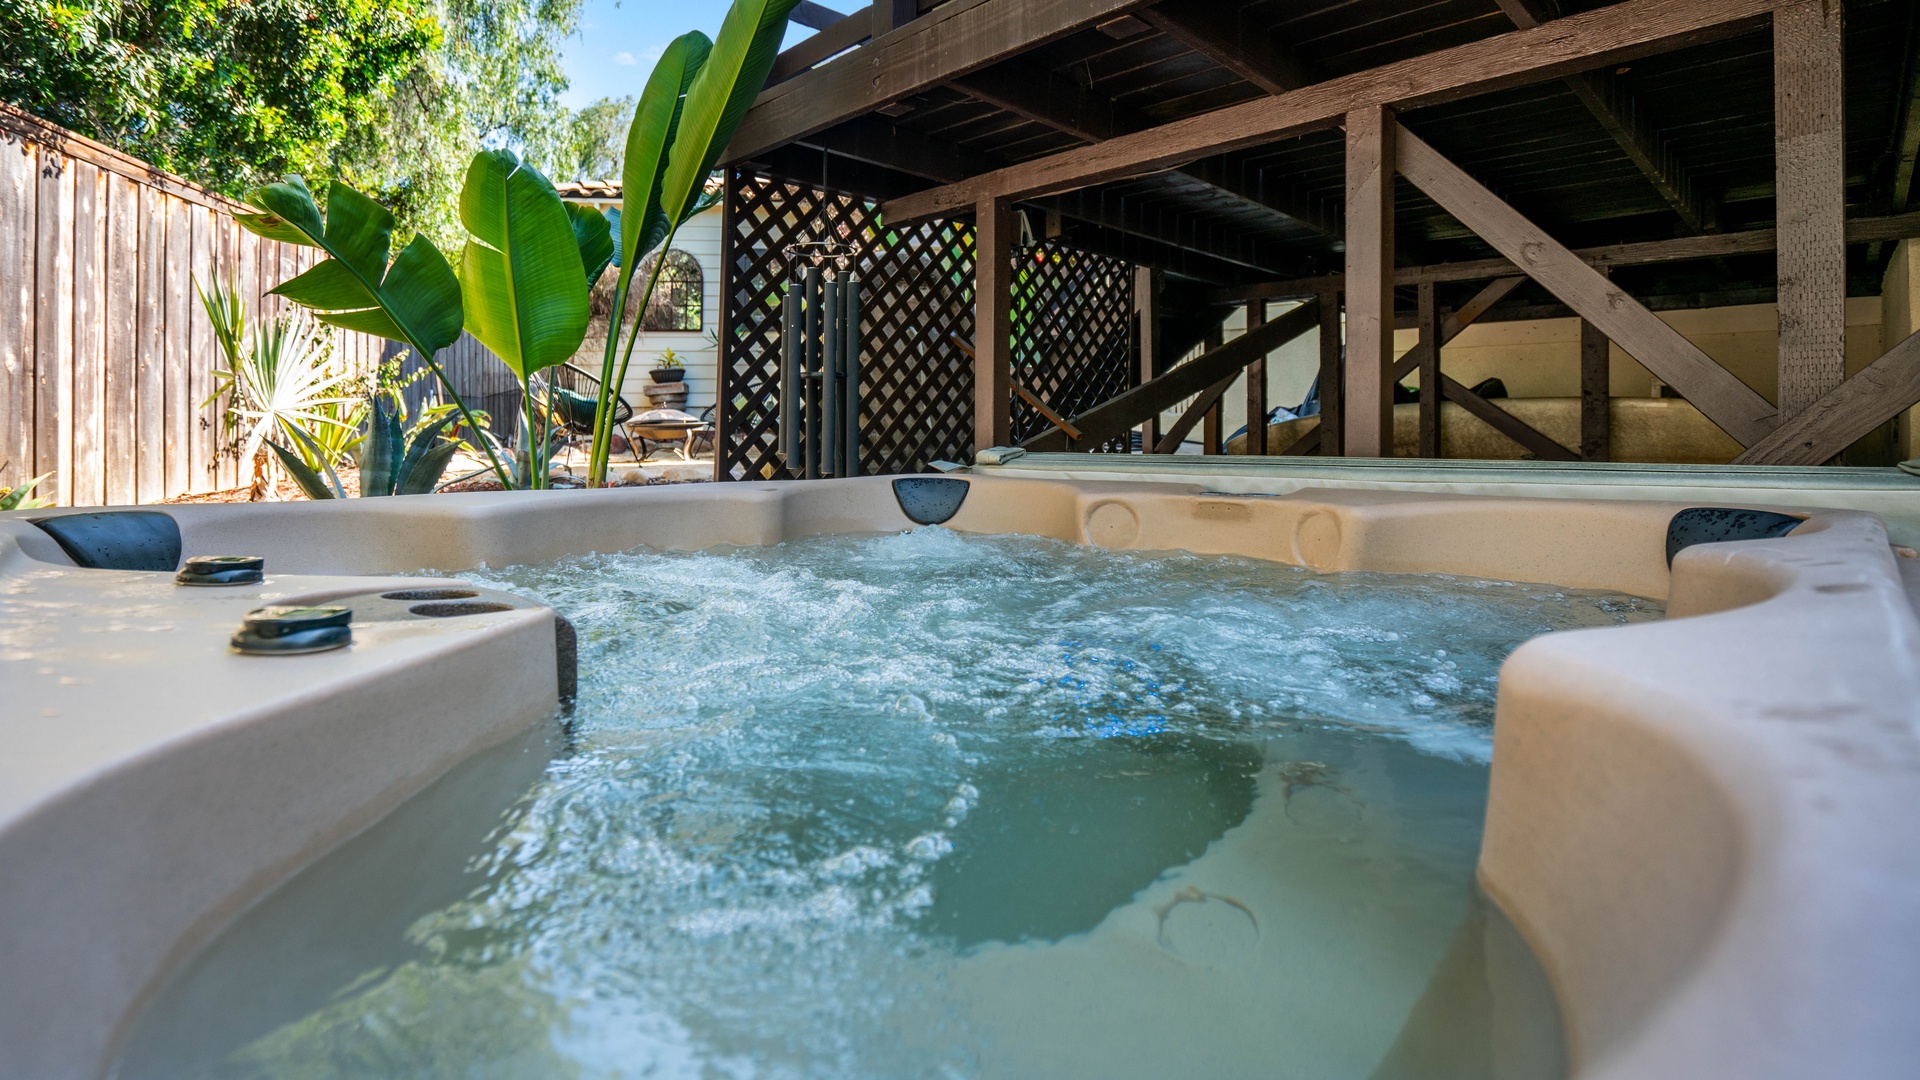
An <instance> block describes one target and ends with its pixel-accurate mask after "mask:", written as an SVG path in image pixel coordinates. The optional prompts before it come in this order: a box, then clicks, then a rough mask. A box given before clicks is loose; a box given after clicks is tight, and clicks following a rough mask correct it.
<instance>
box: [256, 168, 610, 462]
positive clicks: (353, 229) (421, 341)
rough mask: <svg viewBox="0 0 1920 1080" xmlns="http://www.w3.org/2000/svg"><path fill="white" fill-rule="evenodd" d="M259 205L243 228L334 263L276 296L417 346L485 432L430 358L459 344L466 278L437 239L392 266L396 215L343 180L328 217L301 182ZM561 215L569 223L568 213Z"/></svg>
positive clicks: (263, 194)
mask: <svg viewBox="0 0 1920 1080" xmlns="http://www.w3.org/2000/svg"><path fill="white" fill-rule="evenodd" d="M548 190H551V188H549V189H548ZM555 200H556V202H557V201H558V196H555ZM252 202H253V203H254V205H256V206H259V207H262V208H264V210H265V212H264V213H258V214H236V215H234V219H235V220H236V221H238V222H239V223H240V224H241V226H242V227H244V228H246V229H247V230H249V231H251V232H254V233H257V234H259V235H260V236H264V237H266V238H267V239H269V240H280V241H284V242H286V243H291V244H300V245H303V246H306V247H317V248H319V249H321V250H322V251H325V252H326V253H327V254H328V255H330V256H332V258H330V259H327V260H326V261H324V262H321V263H319V264H318V265H316V266H314V267H313V269H311V270H308V271H307V272H306V273H304V274H301V275H300V276H299V277H296V278H294V279H292V280H291V281H283V282H281V283H280V284H279V285H278V286H276V287H275V288H274V289H273V292H275V293H276V294H278V295H281V296H284V297H286V298H287V299H289V300H291V301H293V302H294V303H296V304H299V305H300V306H302V307H305V308H308V309H310V310H313V311H315V312H316V313H317V315H318V318H319V319H320V320H321V321H323V322H326V323H328V324H330V325H333V326H338V327H342V328H344V329H348V330H360V331H364V332H366V333H369V334H375V335H378V336H380V337H383V338H387V339H389V340H392V341H400V342H405V343H406V344H408V345H410V346H412V347H413V349H414V352H415V354H416V355H418V356H419V357H421V358H422V359H423V360H424V361H425V362H426V364H427V366H428V367H429V368H431V369H432V370H433V373H434V375H435V377H437V378H439V380H440V382H441V385H442V386H443V387H444V389H445V390H446V392H447V395H448V396H449V397H451V398H452V399H453V403H454V404H455V405H456V406H458V408H459V410H460V414H461V415H462V416H463V417H464V418H465V419H466V421H467V426H468V429H469V430H472V431H478V430H480V425H479V423H478V422H477V421H476V420H475V419H474V417H473V415H472V413H471V412H470V411H469V410H468V409H467V404H466V402H465V401H463V400H461V398H460V394H459V392H458V391H457V390H455V389H454V387H453V384H452V383H450V382H448V381H447V378H446V375H445V373H444V372H442V371H441V370H440V366H439V365H438V364H437V363H436V362H435V361H434V359H433V356H434V354H435V353H437V352H439V351H440V350H441V349H444V348H446V347H447V346H448V345H451V344H453V343H454V341H456V340H457V339H458V338H459V337H460V327H461V322H462V310H461V296H460V281H459V279H458V278H456V277H455V276H454V273H453V268H452V267H451V266H448V265H447V259H446V256H444V255H442V254H440V249H439V248H437V247H435V246H434V245H433V241H431V240H429V239H427V238H426V237H424V236H415V237H414V238H413V242H412V243H410V244H408V245H407V246H406V247H405V248H404V249H402V250H401V252H400V254H399V256H398V257H397V258H395V259H394V260H393V262H392V264H391V265H389V264H388V262H387V254H388V252H389V250H390V249H391V246H392V242H393V224H394V219H393V215H392V214H391V213H389V212H388V211H387V210H386V208H385V207H382V206H381V205H380V204H379V203H376V202H374V201H373V200H372V199H369V198H367V197H366V196H365V195H362V194H361V193H359V192H357V191H355V190H353V189H352V188H350V187H348V186H346V185H345V184H342V183H340V182H339V181H337V180H336V181H334V183H333V184H332V186H331V187H330V188H329V190H328V192H327V213H326V214H325V215H324V216H323V215H322V214H321V212H320V208H319V207H318V206H317V205H316V204H315V203H314V201H313V193H312V192H311V191H309V190H308V189H307V185H306V182H305V181H303V180H301V179H300V178H299V177H298V176H289V177H287V178H286V180H285V181H284V182H282V183H278V184H268V185H267V186H265V187H263V188H261V189H259V190H258V191H256V192H254V193H253V197H252ZM561 216H562V218H564V217H565V213H564V211H562V214H561ZM568 228H569V232H570V229H571V227H570V226H569V227H568ZM569 250H570V251H572V250H573V249H572V248H571V245H569ZM483 449H484V450H485V451H486V453H487V457H488V458H489V460H491V461H492V463H493V468H494V472H495V473H496V474H497V475H498V476H499V477H500V482H501V483H502V484H505V485H507V486H509V487H511V486H512V485H513V481H512V479H511V478H510V477H509V476H508V473H507V470H506V468H505V467H504V466H503V465H501V464H500V460H499V458H498V457H497V456H496V455H495V454H494V452H493V448H492V446H490V445H488V446H484V447H483Z"/></svg>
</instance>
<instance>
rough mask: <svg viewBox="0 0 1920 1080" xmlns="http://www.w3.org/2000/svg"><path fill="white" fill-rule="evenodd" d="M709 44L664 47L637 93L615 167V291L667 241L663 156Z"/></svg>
mask: <svg viewBox="0 0 1920 1080" xmlns="http://www.w3.org/2000/svg"><path fill="white" fill-rule="evenodd" d="M712 52H713V42H712V41H710V40H709V39H708V38H707V35H705V34H703V33H701V32H700V31H698V30H695V31H693V32H692V33H688V34H683V35H681V36H680V37H677V38H675V39H673V41H672V42H670V43H669V44H668V45H667V48H666V51H664V52H662V53H661V54H660V60H659V62H658V63H656V64H654V66H653V74H651V75H649V76H648V77H647V85H646V88H645V89H644V90H642V91H641V92H640V104H639V105H638V106H636V107H635V108H634V110H633V123H632V124H630V125H628V127H627V148H626V157H625V159H624V160H623V161H622V163H621V167H620V184H621V188H620V190H621V199H622V203H623V205H622V207H621V213H620V256H621V258H620V264H621V265H620V288H621V291H623V292H624V291H625V290H626V288H627V283H628V282H629V281H631V280H632V279H633V268H634V267H635V266H637V265H639V263H640V260H641V258H642V257H644V256H645V255H646V253H647V252H649V251H652V250H653V249H654V248H655V247H657V246H658V245H659V243H660V241H662V240H665V239H666V238H667V233H668V231H669V229H670V224H669V222H668V221H667V216H666V212H665V211H664V210H662V209H661V205H660V185H661V183H662V181H664V180H665V178H666V174H667V152H668V151H669V150H670V149H671V148H672V147H673V145H674V139H675V137H676V133H677V132H678V131H679V129H680V116H681V111H682V108H683V106H684V105H685V103H686V94H687V90H688V88H689V87H691V86H692V85H693V82H694V80H695V78H696V77H698V75H699V74H700V70H701V68H702V67H704V66H705V65H706V62H707V57H708V55H709V54H711V53H712Z"/></svg>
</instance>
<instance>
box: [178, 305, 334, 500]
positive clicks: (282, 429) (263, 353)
mask: <svg viewBox="0 0 1920 1080" xmlns="http://www.w3.org/2000/svg"><path fill="white" fill-rule="evenodd" d="M194 288H195V289H196V290H197V291H198V292H199V294H200V304H201V307H203V308H204V309H205V310H206V312H207V318H208V320H209V321H210V322H211V323H212V325H213V337H214V342H215V344H217V345H218V346H219V348H220V353H221V360H222V362H223V363H224V365H225V366H224V368H215V369H214V372H213V378H214V383H215V386H216V389H215V391H214V394H213V396H212V397H211V398H209V399H208V400H209V401H213V400H220V399H222V398H224V399H225V402H226V405H225V408H224V409H223V410H222V412H223V415H224V416H225V419H226V425H227V427H226V430H227V433H228V439H229V442H230V445H231V446H232V447H234V448H235V450H236V452H237V453H238V454H239V458H240V461H241V462H242V463H243V464H247V465H251V466H254V468H255V471H256V486H258V487H261V488H267V485H266V484H265V480H266V476H265V471H264V470H263V469H261V468H260V465H261V464H262V462H261V458H260V455H261V453H262V447H263V446H264V445H265V444H266V443H267V442H268V441H269V440H270V439H272V438H273V437H274V436H276V435H277V436H279V437H280V438H282V439H285V440H287V441H290V442H293V443H294V444H295V445H297V446H299V447H301V451H302V455H303V459H304V460H305V462H306V463H307V464H308V465H310V466H312V467H315V468H320V467H325V466H327V465H328V464H329V463H330V459H331V458H332V457H336V456H338V453H339V451H340V449H341V448H342V447H343V446H346V445H351V442H352V441H353V440H354V439H355V438H357V435H358V428H359V417H358V415H357V413H356V410H355V407H356V406H357V404H358V402H359V400H360V398H359V395H358V393H357V391H358V388H359V385H358V382H357V380H356V379H355V378H354V376H353V375H352V374H351V373H349V372H346V371H343V370H341V369H339V368H338V367H337V366H336V365H335V364H334V363H333V350H332V343H331V342H330V341H329V340H328V337H327V335H326V334H325V332H323V331H322V330H321V329H320V328H319V327H318V326H317V325H316V324H315V323H314V321H313V320H312V319H311V318H309V317H307V316H306V315H305V314H304V313H295V314H294V315H292V316H290V317H287V318H281V319H276V320H274V321H272V322H271V323H255V324H254V325H253V326H252V327H248V325H247V317H246V309H245V307H244V306H243V305H242V303H241V300H240V297H239V294H238V292H237V291H236V290H235V289H234V288H233V287H231V286H229V285H222V284H221V283H220V282H219V281H217V280H216V281H213V282H210V283H201V282H199V281H196V282H195V283H194ZM309 448H310V449H309Z"/></svg>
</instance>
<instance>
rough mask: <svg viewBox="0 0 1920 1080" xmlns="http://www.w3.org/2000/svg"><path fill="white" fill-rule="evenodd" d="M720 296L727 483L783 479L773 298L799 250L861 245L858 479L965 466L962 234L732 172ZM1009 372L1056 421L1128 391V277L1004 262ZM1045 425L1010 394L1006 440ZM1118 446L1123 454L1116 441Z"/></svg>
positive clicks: (1090, 260) (1065, 250)
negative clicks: (886, 223)
mask: <svg viewBox="0 0 1920 1080" xmlns="http://www.w3.org/2000/svg"><path fill="white" fill-rule="evenodd" d="M723 234H724V240H723V243H724V244H725V246H726V250H725V251H724V252H723V253H722V260H721V261H722V272H723V274H724V278H723V280H722V282H721V294H722V296H724V297H725V298H726V301H727V303H726V308H727V310H726V315H725V323H724V328H723V330H722V333H721V357H720V412H719V425H720V440H719V445H718V455H719V463H718V473H719V477H720V478H721V479H723V480H761V479H766V480H782V479H790V478H792V476H793V474H792V472H791V471H789V470H788V469H787V467H786V465H785V463H784V462H782V461H781V459H780V457H779V455H778V454H777V453H776V452H775V447H776V446H777V445H778V436H779V431H778V417H779V397H778V391H779V376H780V296H781V290H782V288H783V286H784V285H785V283H786V282H787V281H788V280H789V279H790V275H791V273H792V271H793V266H792V264H791V262H790V261H789V258H788V256H787V255H786V249H787V248H788V247H790V246H792V245H794V244H796V243H799V242H804V241H817V240H836V241H841V242H853V243H857V244H858V245H859V246H860V247H861V249H862V254H861V256H860V259H859V264H858V271H859V274H860V279H861V303H862V307H861V320H860V326H861V333H862V345H863V347H862V350H861V434H862V440H861V451H860V471H861V473H862V474H863V475H868V476H871V475H882V474H889V473H903V472H922V471H925V470H926V469H927V468H928V464H929V463H930V462H932V461H936V460H940V459H943V458H944V459H947V460H951V461H966V460H969V458H970V457H971V453H972V445H973V363H972V361H971V360H970V359H969V357H968V355H967V350H966V349H965V348H963V347H962V343H965V344H966V345H968V346H970V345H971V344H972V343H973V335H974V330H973V280H974V265H973V264H974V235H973V226H972V225H971V224H969V223H964V222H953V221H941V222H930V223H926V224H921V225H916V226H914V227H912V228H908V229H886V228H882V227H881V226H880V225H879V224H878V223H877V208H876V207H875V206H874V204H873V203H872V202H871V201H869V200H867V199H864V198H862V197H860V196H858V195H852V194H846V193H840V192H824V191H821V190H819V189H817V188H815V187H813V186H811V185H808V184H800V183H794V182H791V181H786V180H776V179H770V178H767V177H764V176H759V175H756V174H752V173H744V172H741V171H739V170H735V171H733V172H731V173H730V174H729V175H728V191H727V205H726V220H725V224H724V225H723ZM1016 258H1017V259H1018V260H1019V262H1018V272H1017V273H1016V275H1015V279H1014V296H1013V307H1014V337H1015V344H1014V377H1015V378H1016V379H1017V380H1019V382H1020V384H1021V385H1022V386H1023V387H1025V388H1026V389H1027V390H1028V391H1029V392H1031V393H1033V394H1034V395H1036V396H1037V397H1039V398H1040V399H1041V400H1043V401H1045V402H1046V403H1047V405H1048V407H1049V408H1051V409H1053V410H1054V411H1055V412H1057V413H1060V414H1061V415H1064V416H1071V415H1073V414H1075V413H1077V412H1081V411H1084V410H1086V409H1088V408H1091V407H1093V406H1094V405H1097V404H1099V403H1101V402H1103V401H1106V400H1107V399H1109V398H1111V397H1113V396H1115V395H1116V394H1119V393H1120V392H1122V391H1124V390H1126V389H1128V388H1130V387H1131V386H1132V385H1133V383H1134V380H1133V374H1132V372H1133V366H1134V365H1133V363H1132V359H1131V357H1132V315H1133V294H1132V267H1130V266H1129V265H1128V264H1126V263H1123V262H1120V261H1118V260H1115V259H1111V258H1107V257H1105V256H1101V255H1094V254H1091V253H1088V252H1084V251H1080V250H1077V249H1074V248H1071V247H1068V246H1066V245H1064V244H1060V243H1058V242H1056V241H1047V242H1045V243H1042V244H1040V245H1038V246H1036V247H1034V248H1031V249H1028V250H1025V251H1022V252H1021V253H1019V255H1017V256H1016ZM1046 423H1047V421H1046V419H1045V418H1043V417H1042V416H1040V414H1039V413H1038V412H1037V411H1036V410H1034V409H1032V408H1031V407H1030V406H1028V405H1027V404H1026V403H1025V402H1024V401H1021V400H1020V399H1019V398H1017V397H1016V398H1015V399H1014V401H1013V425H1014V433H1015V437H1016V439H1019V438H1025V437H1026V436H1028V435H1031V434H1035V433H1037V432H1038V431H1039V430H1040V429H1041V427H1043V426H1044V425H1046ZM1116 448H1119V449H1124V446H1120V445H1119V444H1117V443H1116Z"/></svg>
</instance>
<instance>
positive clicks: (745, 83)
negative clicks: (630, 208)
mask: <svg viewBox="0 0 1920 1080" xmlns="http://www.w3.org/2000/svg"><path fill="white" fill-rule="evenodd" d="M799 3H800V0H734V3H733V6H732V7H731V8H729V9H727V17H726V19H725V21H723V22H722V23H721V24H720V36H719V37H718V38H717V39H715V41H714V46H713V55H711V56H709V57H708V58H707V62H706V63H705V64H704V65H702V66H701V68H700V74H699V75H697V76H695V77H694V80H693V85H692V86H690V87H688V88H687V104H686V108H685V109H684V110H683V111H682V113H681V117H680V130H679V132H678V133H677V134H676V135H675V136H674V140H673V150H672V153H671V154H670V156H669V159H668V162H667V174H666V177H665V178H664V179H663V180H662V181H661V185H660V209H661V212H662V213H664V214H665V215H666V216H667V220H668V221H671V222H673V223H674V224H675V225H678V224H679V223H680V222H682V221H685V220H686V219H687V218H688V217H691V216H692V211H693V207H694V205H695V204H696V202H697V201H698V200H699V198H700V195H701V192H702V191H703V190H704V189H705V187H706V184H707V177H708V175H710V174H711V173H712V172H713V167H714V165H715V163H717V162H718V161H719V160H720V154H721V152H722V151H724V150H726V148H727V143H728V142H729V141H730V140H732V138H733V132H734V129H736V128H738V127H739V126H740V121H741V120H742V119H744V118H745V117H746V115H747V109H748V108H749V107H750V106H752V105H753V99H754V98H756V97H758V96H759V95H760V90H761V88H762V87H764V86H765V85H766V82H767V73H768V72H769V71H771V70H773V60H774V57H776V56H778V55H779V53H780V39H781V38H782V37H783V36H785V35H786V32H787V16H788V15H789V14H791V13H792V12H793V9H794V8H795V7H798V6H799ZM635 261H636V262H637V261H639V260H638V259H636V260H635Z"/></svg>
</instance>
